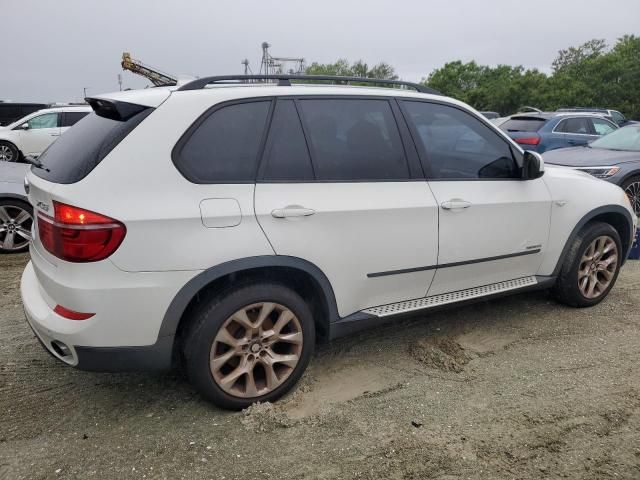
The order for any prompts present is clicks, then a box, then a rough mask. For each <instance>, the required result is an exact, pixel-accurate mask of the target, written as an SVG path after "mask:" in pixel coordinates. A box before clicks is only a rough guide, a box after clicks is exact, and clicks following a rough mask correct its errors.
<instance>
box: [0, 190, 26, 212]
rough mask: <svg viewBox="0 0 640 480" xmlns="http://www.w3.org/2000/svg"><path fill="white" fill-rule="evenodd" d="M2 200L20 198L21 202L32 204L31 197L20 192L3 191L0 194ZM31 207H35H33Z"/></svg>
mask: <svg viewBox="0 0 640 480" xmlns="http://www.w3.org/2000/svg"><path fill="white" fill-rule="evenodd" d="M0 200H20V201H21V202H24V203H26V204H27V205H29V206H31V204H30V203H29V199H28V198H27V197H24V196H22V195H20V194H18V193H3V194H1V195H0ZM31 208H32V209H33V207H31Z"/></svg>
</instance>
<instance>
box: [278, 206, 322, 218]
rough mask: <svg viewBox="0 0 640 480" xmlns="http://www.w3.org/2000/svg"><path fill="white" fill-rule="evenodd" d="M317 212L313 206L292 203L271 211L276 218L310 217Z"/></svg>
mask: <svg viewBox="0 0 640 480" xmlns="http://www.w3.org/2000/svg"><path fill="white" fill-rule="evenodd" d="M314 213H316V211H315V210H313V209H311V208H304V207H299V206H297V205H291V206H288V207H284V208H276V209H275V210H272V211H271V216H272V217H274V218H290V217H308V216H310V215H313V214H314Z"/></svg>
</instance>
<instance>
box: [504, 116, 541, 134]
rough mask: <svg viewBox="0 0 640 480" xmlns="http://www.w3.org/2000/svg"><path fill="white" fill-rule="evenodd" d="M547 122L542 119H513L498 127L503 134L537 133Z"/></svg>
mask: <svg viewBox="0 0 640 480" xmlns="http://www.w3.org/2000/svg"><path fill="white" fill-rule="evenodd" d="M546 122H547V121H546V120H545V119H544V118H535V117H513V118H510V119H509V120H507V121H506V122H504V123H503V124H501V125H500V128H501V129H502V130H504V131H505V132H537V131H538V130H540V129H541V128H542V126H543V125H544V124H545V123H546Z"/></svg>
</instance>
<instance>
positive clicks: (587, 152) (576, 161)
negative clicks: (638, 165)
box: [542, 147, 640, 167]
mask: <svg viewBox="0 0 640 480" xmlns="http://www.w3.org/2000/svg"><path fill="white" fill-rule="evenodd" d="M542 157H543V158H544V162H545V163H549V164H552V165H564V166H567V167H595V166H599V165H604V166H608V165H615V164H618V163H625V162H633V161H640V152H625V151H620V150H607V149H604V148H589V147H571V148H561V149H558V150H551V151H549V152H545V153H544V154H543V155H542Z"/></svg>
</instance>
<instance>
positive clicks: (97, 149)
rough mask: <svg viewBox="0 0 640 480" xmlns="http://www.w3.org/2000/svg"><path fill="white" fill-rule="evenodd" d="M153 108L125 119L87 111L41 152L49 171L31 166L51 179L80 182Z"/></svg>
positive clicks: (42, 175)
mask: <svg viewBox="0 0 640 480" xmlns="http://www.w3.org/2000/svg"><path fill="white" fill-rule="evenodd" d="M152 111H153V109H152V108H147V109H145V110H143V111H141V112H140V113H138V114H136V115H134V116H133V117H131V118H129V119H128V120H126V121H124V122H121V121H117V120H110V119H108V118H104V117H100V116H98V115H96V114H95V113H92V114H90V115H87V116H86V117H85V118H83V119H82V120H81V121H79V122H78V123H77V124H76V125H74V127H73V128H71V129H69V130H68V131H67V132H65V134H64V135H61V136H60V138H58V140H56V141H55V142H53V143H52V144H51V145H50V146H49V148H47V149H46V150H45V151H44V152H43V153H42V155H40V157H39V158H40V160H41V161H42V163H43V164H44V166H45V167H46V168H47V169H49V171H46V170H43V169H41V168H35V167H34V168H32V169H31V170H32V171H33V173H35V174H36V175H38V176H39V177H41V178H44V179H45V180H48V181H50V182H54V183H75V182H78V181H80V180H82V179H83V178H84V177H86V176H87V175H88V174H89V172H91V170H93V169H94V168H95V167H96V166H97V165H98V164H99V163H100V162H101V161H102V159H103V158H104V157H106V156H107V155H108V154H109V152H111V150H113V149H114V148H115V147H116V145H118V144H119V143H120V142H121V141H122V140H123V139H124V138H125V137H126V136H127V135H128V134H129V133H130V132H131V131H132V130H133V129H134V128H136V127H137V126H138V125H139V124H140V122H142V121H143V120H144V119H145V118H147V116H148V115H149V114H150V113H151V112H152Z"/></svg>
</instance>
